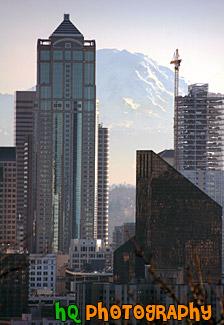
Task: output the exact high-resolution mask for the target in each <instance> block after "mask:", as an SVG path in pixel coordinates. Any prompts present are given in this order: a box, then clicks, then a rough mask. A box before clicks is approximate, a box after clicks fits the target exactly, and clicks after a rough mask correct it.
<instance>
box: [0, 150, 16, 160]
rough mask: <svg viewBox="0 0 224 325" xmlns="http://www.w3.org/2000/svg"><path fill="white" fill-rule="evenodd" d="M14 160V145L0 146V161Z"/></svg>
mask: <svg viewBox="0 0 224 325" xmlns="http://www.w3.org/2000/svg"><path fill="white" fill-rule="evenodd" d="M14 160H16V148H15V147H0V161H14Z"/></svg>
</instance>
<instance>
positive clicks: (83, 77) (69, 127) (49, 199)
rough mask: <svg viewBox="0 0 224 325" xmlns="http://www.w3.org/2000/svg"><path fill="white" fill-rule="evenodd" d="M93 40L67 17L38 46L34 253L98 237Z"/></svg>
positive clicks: (35, 119)
mask: <svg viewBox="0 0 224 325" xmlns="http://www.w3.org/2000/svg"><path fill="white" fill-rule="evenodd" d="M96 126H97V110H96V86H95V41H94V40H90V41H89V40H85V39H84V37H83V35H82V34H81V33H80V31H79V30H78V29H77V28H76V27H75V26H74V25H73V24H72V23H71V21H70V20H69V15H68V14H65V15H64V20H63V22H62V23H61V24H60V25H59V26H58V28H57V29H56V30H55V31H54V32H53V34H52V35H51V36H50V37H49V39H39V40H38V44H37V101H36V104H35V108H34V139H33V142H34V162H33V163H34V177H33V195H34V198H35V199H34V201H35V204H34V211H33V214H34V219H35V221H36V252H38V253H40V252H52V251H62V252H67V251H68V249H69V245H70V240H71V239H72V238H96V236H97V229H96V228H97V220H96V215H97V154H96V152H97V141H96V139H97V127H96Z"/></svg>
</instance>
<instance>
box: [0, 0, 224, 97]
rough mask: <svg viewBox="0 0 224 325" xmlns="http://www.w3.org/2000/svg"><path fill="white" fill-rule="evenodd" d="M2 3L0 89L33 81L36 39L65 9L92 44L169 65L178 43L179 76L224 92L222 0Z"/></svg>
mask: <svg viewBox="0 0 224 325" xmlns="http://www.w3.org/2000/svg"><path fill="white" fill-rule="evenodd" d="M87 7H88V11H86V8H87ZM43 8H44V10H43ZM1 9H2V10H1V13H0V26H1V29H0V30H1V36H0V38H1V42H2V44H4V46H3V47H2V49H1V53H0V69H1V76H0V92H1V93H10V94H13V93H14V91H15V90H26V89H28V88H30V87H32V86H33V85H35V84H36V74H35V72H34V71H33V68H32V67H33V66H34V64H35V63H36V53H35V48H36V40H37V38H39V37H46V35H50V33H51V31H52V28H53V26H55V25H57V24H58V23H60V20H61V17H62V15H63V13H70V15H71V19H72V20H73V21H74V23H75V24H76V25H77V26H79V28H80V30H81V32H82V33H83V34H85V35H87V38H89V39H96V40H97V49H102V48H117V49H119V50H122V49H127V50H128V51H130V52H142V53H145V54H147V55H149V56H150V57H152V58H153V59H155V60H156V61H158V63H159V64H162V65H166V66H169V62H170V60H171V58H172V54H173V52H174V50H175V49H176V48H179V51H180V55H181V57H182V59H183V62H182V66H181V71H180V74H181V75H182V76H184V77H185V78H186V79H187V80H190V82H191V83H195V82H202V83H203V82H208V83H209V85H210V90H211V91H213V92H224V74H223V72H224V63H223V59H222V53H223V50H224V45H223V42H222V41H221V40H222V35H223V32H224V26H223V23H222V13H223V9H224V3H223V1H221V0H215V1H213V2H211V1H208V0H204V1H202V0H199V1H197V2H195V1H193V0H189V1H188V2H187V4H186V2H184V1H177V0H171V1H169V2H166V1H163V0H159V1H157V2H156V3H155V2H154V1H151V0H141V1H138V2H136V1H129V0H123V1H122V2H120V1H119V2H118V0H114V1H113V2H112V1H106V2H105V1H103V0H97V1H94V2H93V1H90V0H84V1H81V0H76V1H72V0H65V1H63V3H62V2H60V1H58V0H56V1H52V0H49V1H47V2H46V1H43V0H40V1H39V2H38V3H34V2H32V3H30V2H28V1H27V0H21V1H19V2H17V1H15V0H11V1H5V0H4V1H2V3H1ZM49 13H50V14H49ZM115 17H116V19H114V18H115ZM31 26H32V28H31ZM20 36H22V37H20ZM205 67H206V68H205Z"/></svg>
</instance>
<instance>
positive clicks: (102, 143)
mask: <svg viewBox="0 0 224 325" xmlns="http://www.w3.org/2000/svg"><path fill="white" fill-rule="evenodd" d="M108 169H109V129H108V128H105V127H103V125H102V124H99V128H98V209H97V238H98V239H103V240H104V243H105V245H107V244H108V210H109V179H108Z"/></svg>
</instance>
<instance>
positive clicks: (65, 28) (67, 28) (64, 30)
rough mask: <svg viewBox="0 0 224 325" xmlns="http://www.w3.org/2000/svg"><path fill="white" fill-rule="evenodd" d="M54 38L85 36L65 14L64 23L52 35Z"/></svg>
mask: <svg viewBox="0 0 224 325" xmlns="http://www.w3.org/2000/svg"><path fill="white" fill-rule="evenodd" d="M52 36H73V37H74V36H76V37H77V36H83V35H82V34H81V33H80V31H79V30H78V29H77V28H76V27H75V26H74V25H73V23H72V22H71V21H70V19H69V14H64V20H63V22H62V23H61V24H60V25H59V26H58V27H57V28H56V29H55V31H54V32H53V33H52V34H51V37H52Z"/></svg>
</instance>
